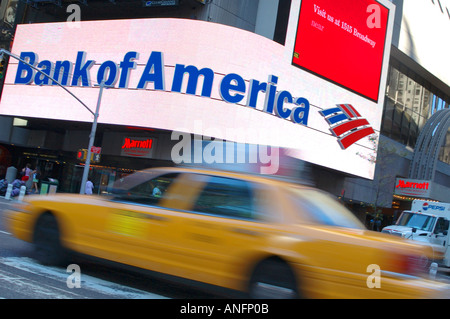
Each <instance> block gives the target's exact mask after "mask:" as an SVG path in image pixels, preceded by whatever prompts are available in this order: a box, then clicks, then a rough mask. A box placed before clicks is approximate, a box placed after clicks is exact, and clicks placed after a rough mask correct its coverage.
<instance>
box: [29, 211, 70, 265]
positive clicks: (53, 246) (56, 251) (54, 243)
mask: <svg viewBox="0 0 450 319" xmlns="http://www.w3.org/2000/svg"><path fill="white" fill-rule="evenodd" d="M33 243H34V248H35V257H36V259H37V260H38V262H39V263H41V264H44V265H61V264H62V263H63V262H64V260H65V251H64V249H63V247H62V245H61V238H60V230H59V225H58V221H57V220H56V218H55V216H53V215H52V214H51V213H44V214H42V215H41V216H40V217H39V218H38V220H37V221H36V225H35V228H34V235H33Z"/></svg>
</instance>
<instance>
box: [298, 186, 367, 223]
mask: <svg viewBox="0 0 450 319" xmlns="http://www.w3.org/2000/svg"><path fill="white" fill-rule="evenodd" d="M289 192H290V195H291V196H290V197H291V198H292V199H293V201H294V204H295V205H296V206H297V207H298V208H299V209H298V214H299V217H300V218H302V219H303V220H304V221H307V222H311V221H312V222H314V223H318V224H323V225H328V226H336V227H346V228H357V229H364V228H365V227H364V225H363V224H362V223H361V222H360V221H359V220H358V219H357V218H356V216H355V215H354V214H353V213H352V212H350V211H349V210H348V209H347V208H345V207H344V206H343V205H342V204H341V203H339V202H338V201H337V200H335V199H334V198H332V197H331V196H329V195H327V194H326V193H323V192H320V191H316V190H311V189H300V188H298V189H297V188H290V189H289Z"/></svg>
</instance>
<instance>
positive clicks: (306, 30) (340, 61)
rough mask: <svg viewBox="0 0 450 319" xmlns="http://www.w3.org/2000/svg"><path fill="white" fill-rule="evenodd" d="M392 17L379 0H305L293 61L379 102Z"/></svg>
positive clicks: (302, 4) (302, 3)
mask: <svg viewBox="0 0 450 319" xmlns="http://www.w3.org/2000/svg"><path fill="white" fill-rule="evenodd" d="M388 16H389V9H388V8H387V7H385V6H384V5H382V4H380V3H379V1H376V0H361V1H354V0H339V1H336V0H302V2H301V8H300V17H299V21H298V29H297V37H296V40H295V46H294V54H293V59H292V63H293V64H294V65H296V66H299V67H301V68H303V69H305V70H307V71H309V72H312V73H314V74H316V75H318V76H320V77H323V78H325V79H327V80H329V81H332V82H333V83H336V84H338V85H341V86H343V87H345V88H347V89H349V90H351V91H353V92H355V93H357V94H360V95H362V96H364V97H367V98H368V99H371V100H373V101H378V94H379V89H380V80H381V71H382V65H383V55H384V49H385V40H386V31H387V26H388Z"/></svg>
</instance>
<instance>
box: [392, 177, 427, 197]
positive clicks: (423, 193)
mask: <svg viewBox="0 0 450 319" xmlns="http://www.w3.org/2000/svg"><path fill="white" fill-rule="evenodd" d="M431 184H432V183H431V182H430V181H424V180H417V179H405V178H397V180H396V182H395V194H397V195H404V196H413V197H430V192H431Z"/></svg>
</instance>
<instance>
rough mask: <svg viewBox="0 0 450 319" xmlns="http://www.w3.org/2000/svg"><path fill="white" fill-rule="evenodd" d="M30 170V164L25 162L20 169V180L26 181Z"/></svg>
mask: <svg viewBox="0 0 450 319" xmlns="http://www.w3.org/2000/svg"><path fill="white" fill-rule="evenodd" d="M31 172H32V170H31V164H30V163H27V165H25V167H24V168H22V171H21V172H20V176H21V180H22V181H23V182H26V181H28V180H29V179H30V175H31Z"/></svg>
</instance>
